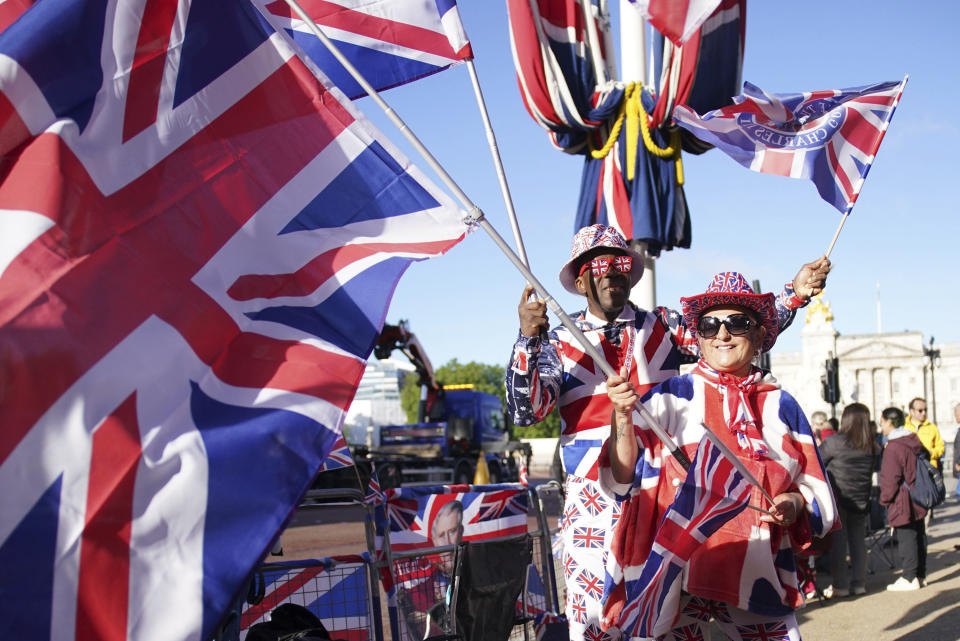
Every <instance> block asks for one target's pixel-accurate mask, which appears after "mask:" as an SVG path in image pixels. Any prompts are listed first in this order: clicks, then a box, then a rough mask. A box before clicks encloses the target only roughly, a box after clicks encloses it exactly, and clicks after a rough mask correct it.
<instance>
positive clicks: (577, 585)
mask: <svg viewBox="0 0 960 641" xmlns="http://www.w3.org/2000/svg"><path fill="white" fill-rule="evenodd" d="M829 269H830V261H829V260H827V259H826V258H822V259H820V260H818V261H814V262H812V263H809V264H807V265H804V266H803V268H802V269H801V270H800V271H799V273H798V274H797V276H796V277H795V278H794V280H793V282H792V283H788V284H787V285H786V286H785V288H784V290H783V292H782V293H781V294H780V296H779V297H778V298H777V301H776V309H777V317H778V324H779V327H780V328H781V329H782V328H785V327H786V326H788V325H789V324H790V323H791V321H792V320H793V316H794V314H795V312H796V309H798V308H799V307H802V306H803V305H805V304H806V301H807V300H808V299H809V298H810V297H811V296H814V295H816V294H817V293H819V292H820V290H821V289H822V287H823V286H824V282H825V280H826V274H827V272H828V271H829ZM642 273H643V258H642V256H641V255H640V254H638V253H637V252H634V251H633V250H631V249H630V248H629V247H628V246H627V243H626V241H624V239H623V236H621V235H620V233H619V232H618V231H617V230H615V229H614V228H612V227H607V226H605V225H591V226H589V227H584V228H583V229H581V230H580V231H579V232H577V234H576V236H575V237H574V239H573V247H572V249H571V257H570V260H569V261H567V263H566V264H565V265H564V266H563V268H562V269H561V270H560V282H561V284H562V285H563V287H564V289H566V290H567V291H569V292H572V293H574V294H577V295H581V296H584V297H586V299H587V309H586V310H585V311H583V312H581V313H580V314H578V315H575V316H574V322H576V324H577V326H578V327H579V328H580V329H581V330H582V331H583V332H584V334H586V336H587V339H588V340H589V341H590V342H591V343H593V345H594V346H596V347H597V348H598V350H599V351H600V353H601V354H603V355H604V356H605V357H606V359H607V361H608V362H609V363H610V364H611V365H612V366H613V367H614V368H615V369H616V370H617V371H620V370H621V369H622V368H624V367H626V371H627V372H628V373H629V379H630V381H631V383H632V384H633V385H634V389H636V390H638V391H640V392H641V393H642V392H643V391H646V390H647V389H649V388H650V387H652V386H653V385H655V384H657V383H659V382H661V381H664V380H666V379H668V378H670V377H672V376H675V375H676V374H677V372H678V368H679V364H680V354H681V353H683V354H686V355H688V356H695V355H696V353H697V345H696V341H695V340H694V338H693V337H692V335H691V333H690V332H689V331H688V330H687V326H686V324H685V323H684V322H683V319H682V318H681V317H680V314H678V313H677V312H675V311H673V310H670V309H667V308H665V307H658V308H656V309H654V310H652V311H646V310H643V309H640V308H638V307H636V306H635V305H633V303H631V302H630V301H629V300H628V297H629V294H630V288H631V287H632V286H634V285H636V283H637V282H638V281H639V280H640V276H641V275H642ZM795 292H796V293H795ZM532 293H533V289H532V288H529V287H528V288H526V289H525V290H524V292H523V296H522V298H521V302H520V305H519V307H518V313H519V320H520V334H519V336H518V338H517V341H516V343H515V344H514V349H513V357H512V359H511V362H510V366H509V367H508V368H507V373H506V388H507V406H508V408H509V410H510V412H511V414H512V417H513V421H514V423H515V424H516V425H520V426H525V425H532V424H534V423H537V422H539V421H542V420H543V419H544V418H546V416H547V415H548V414H549V413H550V412H551V411H552V410H553V409H554V407H559V411H560V418H561V421H562V426H563V427H562V433H561V436H560V445H561V461H562V464H563V468H564V472H565V473H566V483H565V490H566V492H565V493H566V499H565V503H564V512H563V517H562V520H561V540H562V542H563V560H564V576H565V585H566V595H567V598H566V608H565V613H566V615H567V618H568V619H569V623H570V638H571V639H572V640H574V641H579V640H580V639H588V640H589V641H603V640H604V639H608V640H609V639H616V638H618V637H619V635H618V634H617V632H616V631H615V630H606V631H605V630H603V629H602V626H601V609H602V598H603V594H604V572H605V571H604V568H605V564H606V556H607V551H608V550H609V549H610V545H611V543H612V533H613V525H614V523H615V522H616V519H617V517H618V515H619V504H618V502H617V500H616V496H615V494H614V492H613V491H612V490H611V489H610V486H609V483H607V482H606V481H605V480H604V479H608V478H609V473H608V472H609V467H607V466H606V464H605V463H604V464H601V460H602V461H606V458H605V456H601V450H602V449H603V446H604V443H606V441H607V438H608V437H609V435H610V419H611V411H612V405H611V404H610V400H609V399H608V398H607V393H606V391H607V390H606V377H605V375H604V374H603V371H602V370H601V369H600V368H599V367H598V366H597V365H596V364H595V363H593V362H592V361H591V359H590V357H589V356H587V355H586V354H584V352H583V349H582V348H581V347H580V346H579V345H578V343H577V341H576V340H575V339H574V338H573V337H572V335H571V334H570V332H569V331H568V330H566V328H564V327H560V328H558V329H557V330H554V331H550V332H549V333H548V334H547V335H546V337H547V339H548V340H543V339H542V338H541V335H542V333H544V332H546V331H547V330H548V328H549V324H548V322H547V316H546V305H545V304H544V302H543V301H541V300H529V298H530V296H531V294H532Z"/></svg>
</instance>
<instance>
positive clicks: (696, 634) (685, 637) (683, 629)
mask: <svg viewBox="0 0 960 641" xmlns="http://www.w3.org/2000/svg"><path fill="white" fill-rule="evenodd" d="M671 634H672V635H673V638H674V640H675V641H704V638H703V632H702V631H701V629H700V626H699V625H682V626H679V627H677V628H675V629H674V630H671Z"/></svg>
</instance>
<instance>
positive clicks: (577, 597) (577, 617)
mask: <svg viewBox="0 0 960 641" xmlns="http://www.w3.org/2000/svg"><path fill="white" fill-rule="evenodd" d="M570 611H571V612H572V613H573V620H574V621H576V622H577V623H586V622H587V604H586V601H585V600H584V597H583V595H582V594H579V593H576V592H574V593H572V594H571V595H570Z"/></svg>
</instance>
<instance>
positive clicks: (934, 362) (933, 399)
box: [923, 336, 940, 423]
mask: <svg viewBox="0 0 960 641" xmlns="http://www.w3.org/2000/svg"><path fill="white" fill-rule="evenodd" d="M923 355H924V356H926V357H927V358H929V359H930V410H931V416H930V418H931V419H932V420H933V422H934V423H936V422H937V386H936V385H935V384H934V380H933V378H934V377H933V368H934V367H939V366H940V350H939V349H933V336H931V337H930V347H927V348H925V349H924V350H923Z"/></svg>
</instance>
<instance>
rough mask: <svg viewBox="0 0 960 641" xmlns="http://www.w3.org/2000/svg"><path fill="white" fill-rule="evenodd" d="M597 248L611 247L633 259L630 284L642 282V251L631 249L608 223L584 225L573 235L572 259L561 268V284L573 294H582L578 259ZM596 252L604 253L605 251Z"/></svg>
mask: <svg viewBox="0 0 960 641" xmlns="http://www.w3.org/2000/svg"><path fill="white" fill-rule="evenodd" d="M595 249H600V250H603V249H609V250H612V252H613V253H615V254H623V255H624V256H630V258H632V259H633V267H632V269H631V270H630V286H631V287H633V286H634V285H636V284H637V283H639V282H640V277H641V276H643V255H642V254H640V252H637V251H634V250H632V249H630V246H629V245H627V241H625V240H624V239H623V236H621V235H620V232H618V231H617V230H616V229H614V228H613V227H608V226H607V225H599V224H598V225H590V226H589V227H583V228H582V229H581V230H580V231H578V232H577V233H576V235H575V236H574V237H573V246H572V247H571V248H570V260H568V261H567V262H566V264H565V265H564V266H563V267H562V268H561V269H560V284H561V285H563V288H564V289H565V290H567V291H568V292H570V293H571V294H577V295H578V296H579V295H580V292H579V291H577V284H576V280H577V276H578V275H579V274H578V273H577V267H578V265H577V261H578V259H579V258H580V257H581V256H583V255H584V254H586V253H587V252H589V251H591V250H595ZM594 253H604V252H603V251H600V252H594Z"/></svg>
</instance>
